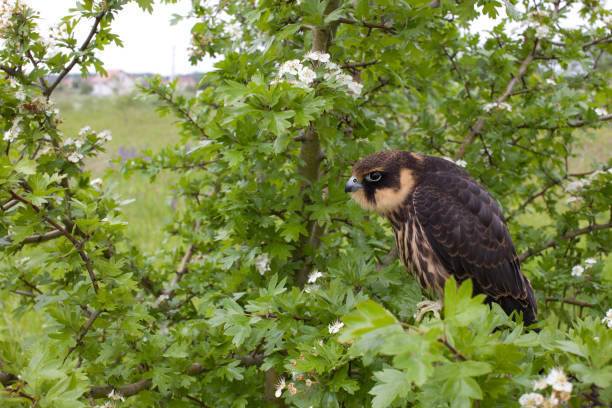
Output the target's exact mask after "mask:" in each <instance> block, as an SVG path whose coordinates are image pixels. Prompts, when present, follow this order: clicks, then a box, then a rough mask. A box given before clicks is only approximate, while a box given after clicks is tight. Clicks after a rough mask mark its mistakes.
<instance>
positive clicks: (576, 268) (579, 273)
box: [572, 265, 584, 276]
mask: <svg viewBox="0 0 612 408" xmlns="http://www.w3.org/2000/svg"><path fill="white" fill-rule="evenodd" d="M583 272H584V268H583V267H582V266H580V265H576V266H574V267H573V268H572V276H582V273H583Z"/></svg>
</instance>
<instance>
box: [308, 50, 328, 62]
mask: <svg viewBox="0 0 612 408" xmlns="http://www.w3.org/2000/svg"><path fill="white" fill-rule="evenodd" d="M304 58H306V59H309V60H313V61H320V62H323V63H328V62H329V54H328V53H326V52H320V51H310V52H308V53H307V54H306V55H304Z"/></svg>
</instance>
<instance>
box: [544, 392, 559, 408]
mask: <svg viewBox="0 0 612 408" xmlns="http://www.w3.org/2000/svg"><path fill="white" fill-rule="evenodd" d="M558 405H559V399H558V398H557V397H555V394H550V397H548V398H546V399H545V400H544V402H543V403H542V405H541V406H542V407H544V408H553V407H556V406H558Z"/></svg>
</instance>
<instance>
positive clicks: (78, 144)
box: [74, 139, 84, 149]
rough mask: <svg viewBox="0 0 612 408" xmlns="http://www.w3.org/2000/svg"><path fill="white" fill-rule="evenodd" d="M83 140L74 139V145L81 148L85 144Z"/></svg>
mask: <svg viewBox="0 0 612 408" xmlns="http://www.w3.org/2000/svg"><path fill="white" fill-rule="evenodd" d="M83 143H84V142H83V141H82V140H81V139H77V140H75V141H74V145H75V146H76V148H77V149H80V148H81V146H83Z"/></svg>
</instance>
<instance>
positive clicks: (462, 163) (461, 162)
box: [455, 159, 467, 167]
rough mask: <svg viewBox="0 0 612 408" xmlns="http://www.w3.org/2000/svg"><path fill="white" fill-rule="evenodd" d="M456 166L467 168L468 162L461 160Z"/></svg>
mask: <svg viewBox="0 0 612 408" xmlns="http://www.w3.org/2000/svg"><path fill="white" fill-rule="evenodd" d="M455 164H456V165H457V166H459V167H465V166H467V162H466V161H465V160H461V159H459V160H457V161H456V162H455Z"/></svg>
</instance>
